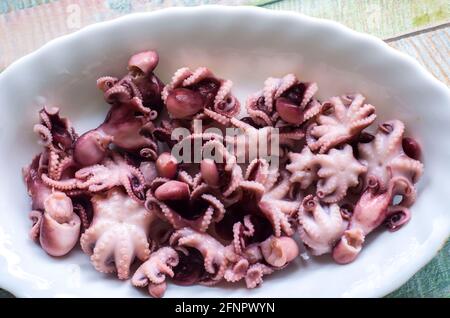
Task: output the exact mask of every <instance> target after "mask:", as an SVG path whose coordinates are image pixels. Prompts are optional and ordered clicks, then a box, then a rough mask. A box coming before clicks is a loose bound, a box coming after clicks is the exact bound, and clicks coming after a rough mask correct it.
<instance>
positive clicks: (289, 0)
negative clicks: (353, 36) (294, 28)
mask: <svg viewBox="0 0 450 318" xmlns="http://www.w3.org/2000/svg"><path fill="white" fill-rule="evenodd" d="M264 7H266V8H269V9H275V10H290V11H297V12H301V13H304V14H307V15H310V16H313V17H318V18H325V19H330V20H334V21H338V22H341V23H342V24H345V25H346V26H348V27H350V28H352V29H354V30H357V31H361V32H366V33H370V34H373V35H375V36H378V37H380V38H388V37H392V36H395V35H398V34H402V33H407V32H411V31H414V30H417V29H421V28H425V27H429V26H431V25H436V24H440V23H444V22H447V21H450V1H448V0H283V1H276V2H274V3H271V4H267V5H265V6H264Z"/></svg>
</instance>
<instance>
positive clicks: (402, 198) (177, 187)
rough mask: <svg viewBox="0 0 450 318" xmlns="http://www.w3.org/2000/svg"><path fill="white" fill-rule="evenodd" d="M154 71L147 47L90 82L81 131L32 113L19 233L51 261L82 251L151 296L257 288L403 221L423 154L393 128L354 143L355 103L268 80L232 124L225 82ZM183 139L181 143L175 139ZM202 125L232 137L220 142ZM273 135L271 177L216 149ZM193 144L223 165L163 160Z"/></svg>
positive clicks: (365, 121)
mask: <svg viewBox="0 0 450 318" xmlns="http://www.w3.org/2000/svg"><path fill="white" fill-rule="evenodd" d="M158 61H159V57H158V54H157V53H156V52H155V51H145V52H140V53H137V54H135V55H133V56H132V57H131V58H130V59H129V62H128V68H127V73H126V74H125V75H124V76H123V77H122V78H115V77H110V76H105V77H101V78H99V79H98V81H97V87H98V88H99V90H100V91H102V92H103V95H104V99H105V101H106V103H105V104H107V105H108V107H109V111H108V113H107V115H106V118H105V120H104V122H103V123H102V124H101V125H99V126H98V127H96V128H94V129H92V130H89V131H87V132H85V133H84V134H82V135H78V134H77V133H76V132H75V130H74V128H73V126H72V124H71V122H70V121H69V120H68V119H67V118H64V117H62V116H61V115H60V112H59V109H58V108H56V107H48V106H46V107H43V108H42V109H41V110H40V111H39V123H37V124H36V125H35V126H34V131H35V132H36V133H37V135H38V136H39V143H40V145H41V146H42V152H41V153H40V154H38V155H37V156H36V157H35V158H34V159H33V160H32V162H31V164H30V165H28V166H27V167H25V168H24V169H23V177H24V180H25V184H26V186H27V190H28V194H29V196H30V197H31V202H32V208H31V210H32V211H31V213H30V214H29V217H30V219H31V221H32V227H31V230H30V236H31V238H32V239H33V240H34V241H36V242H37V243H38V244H40V246H41V247H42V249H43V250H44V251H45V252H47V253H48V254H49V255H51V256H54V257H60V256H63V255H66V254H68V253H69V252H70V251H71V250H72V249H74V247H76V246H78V243H79V244H80V246H81V249H82V251H83V252H84V253H85V254H87V255H89V256H90V260H91V263H92V265H93V266H94V268H95V269H96V270H97V271H99V272H101V273H109V274H114V275H117V277H118V278H119V279H121V280H127V279H129V278H130V277H131V283H132V284H133V285H134V286H136V287H147V288H148V292H149V294H150V295H151V296H153V297H162V296H163V295H164V293H165V290H166V288H167V281H168V280H170V281H172V282H174V283H175V284H179V285H193V284H202V285H207V286H211V285H214V284H217V283H219V282H231V283H236V282H239V281H243V282H245V284H246V286H247V288H255V287H257V286H259V285H260V284H261V283H262V281H263V277H264V276H266V275H269V274H271V273H274V272H275V271H279V270H282V269H284V268H286V266H288V265H289V264H290V263H291V262H293V261H294V260H295V259H296V258H297V257H298V256H299V255H301V256H303V254H305V255H322V254H326V253H330V254H331V256H332V258H333V259H334V261H335V262H337V263H339V264H347V263H350V262H352V261H353V260H355V258H356V257H357V256H358V254H359V253H360V252H361V249H362V246H363V243H364V240H365V238H366V236H367V235H368V234H369V233H370V232H372V231H373V230H374V229H376V228H378V227H379V226H381V225H384V226H386V227H387V228H388V229H389V230H390V231H395V230H397V229H399V228H400V227H401V226H402V225H404V224H405V223H406V222H408V220H409V219H410V211H409V208H410V207H411V205H412V204H413V203H414V201H415V198H416V187H415V184H416V183H417V182H418V180H419V178H420V177H421V175H422V173H423V164H422V163H421V161H420V158H421V149H420V146H419V144H418V142H417V141H416V140H415V139H413V138H409V137H405V136H404V133H405V126H404V124H403V123H402V122H401V121H400V120H396V119H393V120H389V121H385V122H383V123H381V124H379V125H378V127H375V128H373V130H376V131H374V132H372V133H369V132H367V131H364V129H365V128H367V127H369V126H370V125H371V124H372V123H373V122H374V120H375V119H376V114H375V107H374V106H372V105H370V104H367V103H365V98H364V97H363V96H362V95H361V94H349V95H343V96H336V97H331V98H329V99H328V100H325V101H320V100H319V99H318V98H316V97H315V95H316V93H317V91H318V86H317V84H316V83H313V82H301V81H300V80H299V79H298V78H297V77H296V76H295V75H293V74H287V75H285V76H283V77H281V78H273V77H269V78H268V79H267V80H266V81H265V82H264V83H262V89H261V90H260V91H258V92H256V93H254V94H253V95H251V96H250V97H248V99H247V101H246V104H245V108H246V109H245V111H246V116H247V117H244V118H241V119H238V118H237V117H238V114H239V113H240V111H241V104H240V102H239V101H238V99H237V98H236V97H235V96H234V95H233V93H232V90H231V89H232V82H231V81H230V80H226V79H221V78H219V77H217V76H216V75H214V74H213V73H212V72H211V70H209V69H208V68H206V67H199V68H197V69H189V68H188V67H183V68H180V69H179V70H177V71H176V72H175V73H174V75H173V77H172V79H171V81H170V83H168V84H163V83H162V81H161V80H160V79H159V78H158V77H157V75H156V74H155V68H156V66H157V64H158ZM163 114H166V117H165V118H163V117H164V116H163ZM199 122H201V123H202V125H201V126H199V125H198V123H199ZM179 127H183V128H186V129H188V130H189V132H190V134H189V135H188V136H185V137H183V138H179V140H173V139H172V132H173V130H174V129H175V128H179ZM207 127H220V128H221V129H223V128H227V127H234V128H237V129H239V130H240V131H241V132H242V133H241V134H239V135H237V136H233V137H228V136H227V137H223V136H220V135H219V134H214V133H206V132H205V131H204V129H206V128H207ZM276 133H277V136H278V138H279V150H280V151H279V154H278V156H279V165H278V166H276V167H274V166H273V165H270V164H269V162H268V160H266V159H265V158H260V157H258V156H256V157H255V158H249V160H248V163H247V164H246V165H242V164H239V163H238V162H237V160H236V158H237V156H239V155H240V153H239V150H238V151H237V152H234V153H233V152H231V151H229V148H227V147H225V142H226V143H227V144H231V145H235V146H240V147H237V148H238V149H240V151H242V149H244V150H245V149H247V150H248V149H249V148H250V147H253V146H255V145H254V144H252V143H250V142H249V140H250V139H249V138H248V137H249V136H253V137H255V136H256V137H258V138H262V139H260V140H265V139H266V140H268V142H270V141H271V138H273V136H274V135H275V134H276ZM264 138H265V139H264ZM193 142H197V143H200V145H201V150H202V151H204V150H205V149H211V147H212V148H213V149H214V151H215V153H216V155H217V154H219V156H221V158H223V160H222V162H216V161H215V160H212V159H210V158H204V159H202V160H201V161H200V162H199V163H183V162H178V160H177V159H176V158H175V157H174V156H173V155H172V154H171V149H173V147H176V146H177V145H179V144H180V143H193ZM308 257H309V256H305V257H304V258H305V259H306V258H308Z"/></svg>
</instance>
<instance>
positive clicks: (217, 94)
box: [162, 67, 240, 119]
mask: <svg viewBox="0 0 450 318" xmlns="http://www.w3.org/2000/svg"><path fill="white" fill-rule="evenodd" d="M232 86H233V82H232V81H230V80H223V79H219V78H217V77H216V76H214V74H213V73H212V72H211V71H210V70H209V69H207V68H206V67H199V68H197V69H196V70H194V71H191V70H190V69H189V68H187V67H183V68H180V69H179V70H177V71H176V72H175V74H174V75H173V77H172V81H171V82H170V83H169V84H168V85H166V87H165V88H164V90H163V92H162V99H163V101H164V103H165V105H166V107H167V111H168V112H169V115H170V116H171V117H172V118H175V119H192V118H193V116H194V115H196V114H198V113H199V112H202V111H208V110H212V111H213V112H217V113H219V114H222V115H226V116H234V115H235V114H237V113H239V109H240V104H239V101H238V100H237V99H236V97H234V96H233V95H232V94H231V87H232Z"/></svg>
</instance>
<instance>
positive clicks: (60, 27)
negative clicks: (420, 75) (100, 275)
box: [0, 0, 450, 298]
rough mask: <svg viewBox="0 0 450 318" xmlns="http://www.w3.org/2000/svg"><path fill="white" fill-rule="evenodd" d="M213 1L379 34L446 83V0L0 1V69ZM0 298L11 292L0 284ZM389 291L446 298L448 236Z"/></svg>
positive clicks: (449, 42) (449, 292)
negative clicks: (141, 17)
mask: <svg viewBox="0 0 450 318" xmlns="http://www.w3.org/2000/svg"><path fill="white" fill-rule="evenodd" d="M217 3H218V4H225V5H242V4H246V5H258V6H262V7H265V8H268V9H273V10H291V11H296V12H302V13H304V14H307V15H311V16H314V17H319V18H326V19H331V20H335V21H338V22H341V23H343V24H345V25H347V26H349V27H351V28H353V29H355V30H357V31H361V32H366V33H370V34H373V35H375V36H377V37H380V38H382V39H384V40H385V41H386V42H388V43H389V45H391V46H392V47H394V48H395V49H397V50H400V51H402V52H404V53H406V54H409V55H411V56H412V57H414V58H416V59H417V60H418V61H419V62H420V63H421V64H422V65H424V66H425V67H426V68H427V69H428V70H429V71H430V72H431V73H432V74H433V75H434V76H435V77H436V78H438V79H439V80H441V81H442V82H444V83H445V84H446V85H447V86H450V80H449V78H450V2H449V1H448V0H282V1H264V0H230V1H227V0H147V1H144V0H107V1H104V0H80V1H76V2H75V1H72V0H0V70H1V69H3V68H5V67H7V66H8V65H9V64H10V63H11V62H13V61H14V60H16V59H17V58H19V57H21V56H23V55H25V54H27V53H29V52H31V51H33V50H35V49H36V48H38V47H39V46H41V45H42V44H44V43H45V42H47V41H49V40H51V39H53V38H55V37H58V36H60V35H63V34H67V33H70V32H74V31H76V30H78V29H80V28H81V27H83V26H85V25H88V24H91V23H95V22H99V21H105V20H109V19H112V18H115V17H118V16H121V15H124V14H127V13H131V12H138V11H151V10H156V9H159V8H162V7H169V6H194V5H200V4H217ZM0 287H1V286H0ZM0 297H11V295H10V294H8V293H7V292H6V291H3V290H1V289H0ZM388 297H446V298H448V297H450V242H447V244H446V245H445V246H444V247H443V248H442V250H441V251H440V253H439V254H438V255H437V256H436V257H435V258H434V259H433V260H432V261H431V262H430V263H429V264H428V265H427V266H425V267H424V268H423V269H422V270H421V271H419V272H418V273H417V274H416V275H415V276H414V277H413V278H411V279H410V280H409V281H408V282H407V283H406V284H405V285H404V286H402V287H401V288H400V289H398V290H397V291H395V292H394V293H392V294H391V295H389V296H388Z"/></svg>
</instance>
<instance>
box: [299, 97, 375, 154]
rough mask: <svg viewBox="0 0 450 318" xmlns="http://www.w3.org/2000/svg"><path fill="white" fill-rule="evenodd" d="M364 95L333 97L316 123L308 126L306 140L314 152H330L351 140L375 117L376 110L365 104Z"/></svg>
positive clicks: (325, 104) (323, 108)
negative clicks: (331, 149)
mask: <svg viewBox="0 0 450 318" xmlns="http://www.w3.org/2000/svg"><path fill="white" fill-rule="evenodd" d="M364 100H365V98H364V97H363V96H362V95H361V94H355V95H345V96H341V97H332V98H331V99H330V101H328V102H325V103H324V105H323V107H322V110H321V113H320V114H319V115H318V116H317V118H316V122H315V123H313V124H311V125H310V126H309V127H308V131H307V134H306V141H307V143H308V146H309V147H310V148H311V150H312V151H319V152H320V153H325V152H327V151H328V150H329V149H330V148H332V147H335V146H337V145H340V144H342V143H345V142H348V141H350V140H351V139H352V138H354V137H355V136H356V135H358V134H359V133H360V132H361V131H362V130H363V129H364V128H366V127H367V126H369V125H370V124H372V123H373V121H374V120H375V118H376V115H375V107H374V106H372V105H370V104H364Z"/></svg>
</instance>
